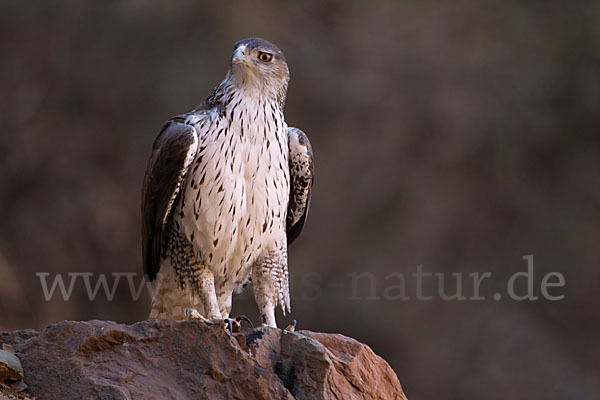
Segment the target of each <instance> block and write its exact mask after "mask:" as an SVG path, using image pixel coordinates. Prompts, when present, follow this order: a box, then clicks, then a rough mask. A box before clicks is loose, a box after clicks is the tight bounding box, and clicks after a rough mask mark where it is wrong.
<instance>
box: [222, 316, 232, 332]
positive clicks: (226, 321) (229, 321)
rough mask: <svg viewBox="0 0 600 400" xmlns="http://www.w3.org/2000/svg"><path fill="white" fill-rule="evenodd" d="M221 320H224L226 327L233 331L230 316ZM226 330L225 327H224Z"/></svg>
mask: <svg viewBox="0 0 600 400" xmlns="http://www.w3.org/2000/svg"><path fill="white" fill-rule="evenodd" d="M223 322H225V323H226V324H227V327H228V328H229V332H233V322H232V321H231V318H225V319H224V320H223ZM225 330H227V329H225Z"/></svg>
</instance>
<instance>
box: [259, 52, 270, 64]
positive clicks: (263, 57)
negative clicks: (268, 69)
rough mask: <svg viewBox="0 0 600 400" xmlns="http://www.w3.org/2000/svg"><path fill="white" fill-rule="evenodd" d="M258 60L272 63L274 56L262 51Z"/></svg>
mask: <svg viewBox="0 0 600 400" xmlns="http://www.w3.org/2000/svg"><path fill="white" fill-rule="evenodd" d="M258 59H259V60H260V61H262V62H270V61H271V60H272V59H273V54H269V53H265V52H264V51H261V52H260V53H258Z"/></svg>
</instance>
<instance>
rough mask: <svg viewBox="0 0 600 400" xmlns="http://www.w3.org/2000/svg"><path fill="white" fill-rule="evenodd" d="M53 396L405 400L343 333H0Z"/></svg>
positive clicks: (93, 325) (182, 326) (69, 328)
mask: <svg viewBox="0 0 600 400" xmlns="http://www.w3.org/2000/svg"><path fill="white" fill-rule="evenodd" d="M0 343H7V344H10V345H12V346H13V347H14V349H15V351H16V355H17V356H18V357H19V358H20V360H21V363H22V365H23V368H24V373H25V383H27V385H28V386H29V389H28V390H29V394H30V395H31V396H35V397H37V398H38V399H40V400H44V399H63V400H67V399H98V398H100V399H278V400H280V399H311V400H314V399H405V398H406V397H405V396H404V394H403V392H402V388H401V386H400V382H399V381H398V378H397V377H396V374H395V373H394V371H393V370H392V369H391V368H390V366H389V365H388V364H387V363H386V362H385V361H384V360H383V359H381V358H380V357H378V356H377V355H375V354H374V353H373V351H371V349H370V348H369V347H368V346H366V345H364V344H361V343H359V342H357V341H356V340H354V339H350V338H347V337H345V336H342V335H338V334H326V333H315V332H309V331H298V332H285V331H283V330H280V329H272V328H262V327H261V328H255V329H247V330H244V331H242V332H240V333H234V334H233V335H230V334H228V333H227V332H225V331H224V330H222V329H220V328H218V327H208V326H206V325H205V324H204V323H202V322H196V321H182V322H171V321H163V320H150V321H143V322H139V323H136V324H134V325H129V326H128V325H121V324H117V323H114V322H107V321H89V322H74V321H63V322H61V323H58V324H56V325H52V326H50V327H48V328H46V329H45V330H43V331H35V330H31V329H30V330H23V331H14V332H3V333H0Z"/></svg>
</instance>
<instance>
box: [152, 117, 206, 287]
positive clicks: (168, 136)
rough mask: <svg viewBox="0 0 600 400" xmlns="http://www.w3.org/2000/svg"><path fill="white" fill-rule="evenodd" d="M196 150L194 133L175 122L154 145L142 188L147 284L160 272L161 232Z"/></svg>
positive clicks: (168, 123)
mask: <svg viewBox="0 0 600 400" xmlns="http://www.w3.org/2000/svg"><path fill="white" fill-rule="evenodd" d="M197 149H198V134H197V132H196V130H195V129H194V127H193V126H191V125H188V124H185V123H183V122H182V121H178V119H177V118H175V119H173V120H170V121H168V122H167V123H166V124H165V126H164V127H163V129H162V130H161V132H160V133H159V134H158V136H157V137H156V140H155V141H154V145H153V147H152V154H151V155H150V161H149V162H148V168H147V169H146V175H145V176H144V185H143V188H142V257H143V262H144V272H145V273H146V274H147V275H148V277H149V278H150V280H153V279H154V278H155V277H156V274H157V273H158V270H159V268H160V259H161V251H162V248H163V245H162V237H163V233H164V229H165V226H166V224H167V222H168V220H169V218H170V216H171V213H172V211H173V210H172V209H173V207H174V204H175V200H176V198H177V195H178V194H179V191H180V189H181V186H182V183H183V182H184V180H185V175H186V173H187V170H188V168H189V166H190V164H191V163H192V161H193V160H194V157H195V155H196V151H197Z"/></svg>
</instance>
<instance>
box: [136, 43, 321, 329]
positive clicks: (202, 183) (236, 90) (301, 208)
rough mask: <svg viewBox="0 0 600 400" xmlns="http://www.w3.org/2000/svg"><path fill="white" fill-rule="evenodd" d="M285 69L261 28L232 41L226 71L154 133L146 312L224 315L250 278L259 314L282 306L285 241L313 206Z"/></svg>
mask: <svg viewBox="0 0 600 400" xmlns="http://www.w3.org/2000/svg"><path fill="white" fill-rule="evenodd" d="M288 81H289V70H288V66H287V63H286V60H285V57H284V55H283V53H282V52H281V50H279V48H277V46H275V45H274V44H272V43H270V42H268V41H266V40H263V39H259V38H248V39H244V40H241V41H239V42H237V43H235V46H234V52H233V55H232V56H231V61H230V68H229V71H228V72H227V75H226V76H225V79H224V80H223V81H222V82H221V83H220V84H219V85H218V86H217V87H215V88H214V89H213V90H212V91H211V92H210V94H209V95H208V97H207V98H206V99H205V100H204V101H203V102H202V104H200V106H198V107H197V108H196V109H195V110H193V111H191V112H188V113H185V114H181V115H178V116H176V117H174V118H171V119H170V120H168V121H167V122H166V123H165V125H164V126H163V128H162V130H161V131H160V133H159V134H158V136H157V137H156V139H155V142H154V145H153V148H152V153H151V155H150V160H149V162H148V167H147V170H146V174H145V177H144V183H143V190H142V192H143V193H142V240H143V245H142V247H143V249H142V251H143V263H144V270H145V273H146V275H147V276H148V278H149V279H150V280H151V281H152V282H153V293H154V295H153V299H152V309H151V312H150V318H166V319H175V320H178V319H185V318H186V316H189V315H190V312H191V313H192V314H194V315H197V316H199V317H200V318H201V319H203V320H205V321H206V322H214V321H223V320H226V319H228V318H229V314H230V312H231V297H232V293H233V292H236V293H239V292H240V291H241V290H242V288H243V287H244V286H245V285H246V284H247V283H248V282H250V281H251V282H252V285H253V287H254V293H255V299H256V302H257V304H258V307H259V310H260V312H261V314H262V313H264V316H265V320H266V324H267V325H269V326H272V327H276V326H277V325H276V322H275V308H276V306H277V305H278V304H279V305H280V306H281V308H282V310H283V314H284V315H285V312H286V311H287V312H290V311H291V307H290V295H289V284H288V262H287V247H288V245H289V244H291V243H292V242H293V241H294V240H295V239H296V238H297V237H298V235H299V234H300V232H301V230H302V227H303V225H304V222H305V220H306V215H307V212H308V208H309V202H310V194H311V188H312V182H313V154H312V149H311V145H310V142H309V141H308V138H307V136H306V135H305V134H304V132H302V131H301V130H300V129H297V128H292V127H288V126H287V124H286V122H285V119H284V115H283V107H284V102H285V97H286V93H287V86H288Z"/></svg>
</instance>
